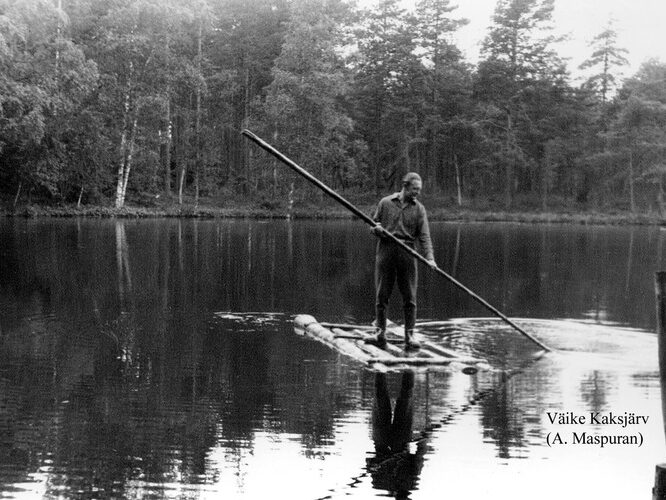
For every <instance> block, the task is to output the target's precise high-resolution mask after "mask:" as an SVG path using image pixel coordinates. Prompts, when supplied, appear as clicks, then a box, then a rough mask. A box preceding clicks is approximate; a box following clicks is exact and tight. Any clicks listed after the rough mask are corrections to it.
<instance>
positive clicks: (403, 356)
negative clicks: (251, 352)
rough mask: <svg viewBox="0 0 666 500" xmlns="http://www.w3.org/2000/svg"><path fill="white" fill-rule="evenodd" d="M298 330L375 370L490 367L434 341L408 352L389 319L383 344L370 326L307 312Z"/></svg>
mask: <svg viewBox="0 0 666 500" xmlns="http://www.w3.org/2000/svg"><path fill="white" fill-rule="evenodd" d="M294 330H295V331H296V333H297V334H299V335H303V336H305V337H308V338H311V339H314V340H317V341H319V342H322V343H323V344H325V345H327V346H328V347H331V348H332V349H334V350H336V351H337V352H339V353H341V354H344V355H346V356H348V357H350V358H352V359H355V360H356V361H359V362H361V363H363V364H365V365H366V366H368V367H369V368H371V369H372V370H376V371H382V372H386V371H404V370H415V369H418V370H424V371H425V370H437V369H442V368H444V369H446V368H447V367H450V366H451V365H453V366H460V365H462V366H463V368H462V371H463V373H466V374H468V375H471V374H474V373H476V372H477V371H478V370H479V369H489V368H490V366H489V365H488V363H486V361H485V360H482V359H478V358H475V357H471V356H464V355H462V354H460V353H457V352H455V351H453V350H450V349H446V348H444V347H442V346H439V345H437V344H434V343H432V342H427V341H425V342H421V349H419V350H418V351H414V352H406V351H404V350H403V349H402V348H401V347H399V346H398V345H396V344H401V343H402V342H403V341H404V338H403V336H402V334H401V333H400V330H401V329H400V328H399V327H398V325H396V324H395V323H391V322H389V324H388V325H387V328H386V336H387V341H388V342H387V344H386V347H384V348H380V347H377V346H375V345H372V344H368V343H366V342H365V340H366V339H367V338H368V337H369V336H370V331H369V330H368V329H367V328H364V327H361V326H354V325H335V324H330V323H319V322H318V321H317V320H316V319H315V318H313V317H312V316H310V315H308V314H300V315H298V316H296V317H295V318H294Z"/></svg>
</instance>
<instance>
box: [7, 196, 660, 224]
mask: <svg viewBox="0 0 666 500" xmlns="http://www.w3.org/2000/svg"><path fill="white" fill-rule="evenodd" d="M426 206H428V218H429V219H430V220H431V221H446V222H517V223H538V224H542V223H560V224H562V223H564V224H583V225H665V226H666V217H664V216H662V215H660V214H658V213H631V212H629V211H622V210H613V211H608V212H602V211H586V210H583V211H569V210H560V211H558V210H553V211H538V210H529V209H528V210H519V209H517V210H502V209H496V208H491V209H479V208H461V207H457V206H446V207H435V208H431V207H430V206H429V205H426ZM357 207H358V208H359V210H361V211H362V212H364V213H366V214H369V215H370V214H372V212H373V210H374V205H368V204H359V205H357ZM0 216H5V217H26V218H33V217H61V218H65V217H90V218H95V217H97V218H159V217H176V218H200V219H216V218H219V219H225V218H228V219H231V218H234V219H241V218H247V219H322V220H323V219H331V220H334V219H353V218H355V216H354V215H353V214H352V213H351V212H349V211H347V210H346V209H345V208H343V207H341V206H338V205H331V204H330V203H329V202H326V201H325V202H322V203H320V204H316V203H310V204H308V205H307V206H296V207H294V208H293V210H289V209H287V208H285V207H283V206H277V207H273V206H262V204H259V203H257V204H244V205H240V204H238V205H234V206H231V204H227V206H216V205H213V204H209V203H202V204H200V205H199V206H195V205H193V204H183V205H179V204H168V205H165V204H163V205H154V206H140V205H133V204H129V205H126V206H125V207H123V208H120V209H117V208H114V207H109V206H89V205H82V206H80V207H77V206H76V204H72V205H67V204H61V205H40V204H22V205H20V206H17V207H8V206H4V207H0Z"/></svg>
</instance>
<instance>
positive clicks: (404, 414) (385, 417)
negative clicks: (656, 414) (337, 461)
mask: <svg viewBox="0 0 666 500" xmlns="http://www.w3.org/2000/svg"><path fill="white" fill-rule="evenodd" d="M413 392H414V372H411V371H408V372H405V373H403V375H402V382H401V385H400V394H399V395H398V398H397V400H396V402H395V410H394V411H393V412H392V411H391V397H390V395H389V390H388V384H387V380H386V374H384V373H377V375H376V376H375V405H374V408H373V412H372V439H373V441H374V443H375V455H374V456H373V457H372V458H370V459H368V469H369V471H370V474H371V476H372V485H373V487H374V488H376V489H381V490H386V491H388V492H389V493H390V494H391V495H392V496H393V497H394V498H408V497H409V493H410V491H412V490H414V489H416V485H417V482H418V476H419V474H420V473H421V469H422V468H423V455H424V453H425V445H424V443H422V442H418V443H417V445H416V452H415V453H411V452H410V446H409V445H410V442H411V438H412V423H413V416H414V407H413V401H412V400H413V398H412V396H413Z"/></svg>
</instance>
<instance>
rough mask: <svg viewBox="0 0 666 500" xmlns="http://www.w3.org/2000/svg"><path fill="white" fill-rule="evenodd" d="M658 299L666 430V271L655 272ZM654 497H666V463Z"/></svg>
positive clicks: (660, 466) (657, 475) (659, 467)
mask: <svg viewBox="0 0 666 500" xmlns="http://www.w3.org/2000/svg"><path fill="white" fill-rule="evenodd" d="M655 293H656V299H657V343H658V348H657V350H658V353H659V375H660V382H661V413H662V419H664V428H665V430H666V338H664V336H665V335H666V272H664V271H659V272H658V273H656V274H655ZM652 499H653V500H658V499H666V463H661V464H657V467H656V471H655V479H654V488H653V489H652Z"/></svg>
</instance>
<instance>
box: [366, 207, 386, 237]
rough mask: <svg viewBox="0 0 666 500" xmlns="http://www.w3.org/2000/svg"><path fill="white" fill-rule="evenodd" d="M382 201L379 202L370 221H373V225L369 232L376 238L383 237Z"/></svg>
mask: <svg viewBox="0 0 666 500" xmlns="http://www.w3.org/2000/svg"><path fill="white" fill-rule="evenodd" d="M382 201H383V200H380V201H379V203H378V204H377V208H376V209H375V215H373V216H372V220H374V221H375V225H374V226H372V227H371V228H370V232H371V233H372V234H374V235H375V236H377V237H378V238H383V237H384V232H385V230H384V228H383V227H382V205H383V204H382Z"/></svg>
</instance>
